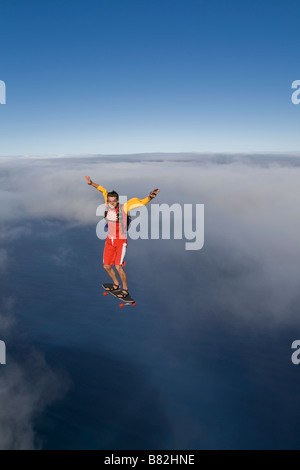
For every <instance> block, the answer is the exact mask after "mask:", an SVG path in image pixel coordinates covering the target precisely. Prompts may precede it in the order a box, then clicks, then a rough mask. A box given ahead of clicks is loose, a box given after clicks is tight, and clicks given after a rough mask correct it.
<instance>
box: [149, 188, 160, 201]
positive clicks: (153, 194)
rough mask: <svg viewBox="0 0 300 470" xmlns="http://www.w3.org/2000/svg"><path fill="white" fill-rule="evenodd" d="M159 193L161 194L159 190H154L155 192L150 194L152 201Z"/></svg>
mask: <svg viewBox="0 0 300 470" xmlns="http://www.w3.org/2000/svg"><path fill="white" fill-rule="evenodd" d="M158 193H159V189H158V188H156V189H153V191H151V193H150V194H149V197H150V199H154V198H155V197H156V196H157V194H158Z"/></svg>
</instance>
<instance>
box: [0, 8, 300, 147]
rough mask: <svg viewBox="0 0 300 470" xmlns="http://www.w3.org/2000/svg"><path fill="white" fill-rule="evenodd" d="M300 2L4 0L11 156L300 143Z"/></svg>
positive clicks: (0, 127)
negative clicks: (295, 95)
mask: <svg viewBox="0 0 300 470" xmlns="http://www.w3.org/2000/svg"><path fill="white" fill-rule="evenodd" d="M299 13H300V3H299V1H298V0H288V1H286V0H285V1H282V0H274V1H266V0H265V1H262V0H251V1H248V0H244V1H242V2H241V1H240V0H226V1H225V0H224V1H223V0H218V1H216V0H209V1H201V0H186V1H183V0H180V1H179V0H122V1H121V0H97V1H96V0H85V1H81V0H75V1H74V0H73V1H71V0H63V1H61V0H59V1H57V0H51V1H50V0H44V1H43V2H41V1H40V0H28V1H26V2H24V1H23V0H2V2H1V6H0V80H3V81H5V83H6V87H7V103H6V105H0V142H1V146H0V155H20V154H21V155H24V154H34V155H39V154H47V155H51V154H81V153H82V154H85V153H96V154H101V153H135V152H160V151H163V152H182V151H188V152H189V151H195V152H202V151H203V152H209V151H211V152H219V151H220V152H243V151H245V152H249V151H251V152H255V151H298V150H299V149H300V105H298V106H296V105H293V104H292V102H291V95H292V90H291V84H292V82H293V81H294V80H297V79H300V70H299V63H300V61H299V51H298V44H299V40H300V29H299Z"/></svg>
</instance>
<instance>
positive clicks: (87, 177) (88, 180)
mask: <svg viewBox="0 0 300 470" xmlns="http://www.w3.org/2000/svg"><path fill="white" fill-rule="evenodd" d="M85 178H86V179H87V184H92V180H91V178H90V177H89V176H85Z"/></svg>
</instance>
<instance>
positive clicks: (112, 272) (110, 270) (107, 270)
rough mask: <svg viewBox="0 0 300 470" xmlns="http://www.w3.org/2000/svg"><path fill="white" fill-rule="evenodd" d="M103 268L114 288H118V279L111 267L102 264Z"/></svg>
mask: <svg viewBox="0 0 300 470" xmlns="http://www.w3.org/2000/svg"><path fill="white" fill-rule="evenodd" d="M103 267H104V269H105V271H106V272H107V274H108V275H109V277H110V278H111V279H112V281H113V283H114V284H115V285H116V286H118V285H119V282H118V279H117V276H116V273H115V271H114V269H113V267H112V266H111V265H110V264H104V265H103Z"/></svg>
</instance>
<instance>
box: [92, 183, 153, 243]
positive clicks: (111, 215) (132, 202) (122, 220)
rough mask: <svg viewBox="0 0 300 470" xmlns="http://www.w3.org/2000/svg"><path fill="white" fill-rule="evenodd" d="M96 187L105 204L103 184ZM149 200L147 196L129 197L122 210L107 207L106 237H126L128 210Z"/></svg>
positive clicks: (106, 192)
mask: <svg viewBox="0 0 300 470" xmlns="http://www.w3.org/2000/svg"><path fill="white" fill-rule="evenodd" d="M97 189H98V191H100V192H101V193H102V194H103V197H104V201H105V204H107V194H108V191H107V190H106V189H105V188H103V186H101V185H99V186H97ZM150 201H151V199H150V197H149V196H147V197H145V198H144V199H139V198H137V197H133V198H132V199H129V201H127V202H125V204H124V205H123V206H122V211H119V208H118V207H116V208H115V209H111V208H108V210H107V213H106V220H107V226H108V237H110V238H126V230H127V228H126V223H127V220H126V219H127V217H126V215H127V214H128V213H129V211H130V210H132V209H136V208H137V207H140V206H145V205H146V204H148V202H150ZM120 212H121V217H120ZM118 214H119V216H118ZM123 214H124V216H123Z"/></svg>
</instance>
